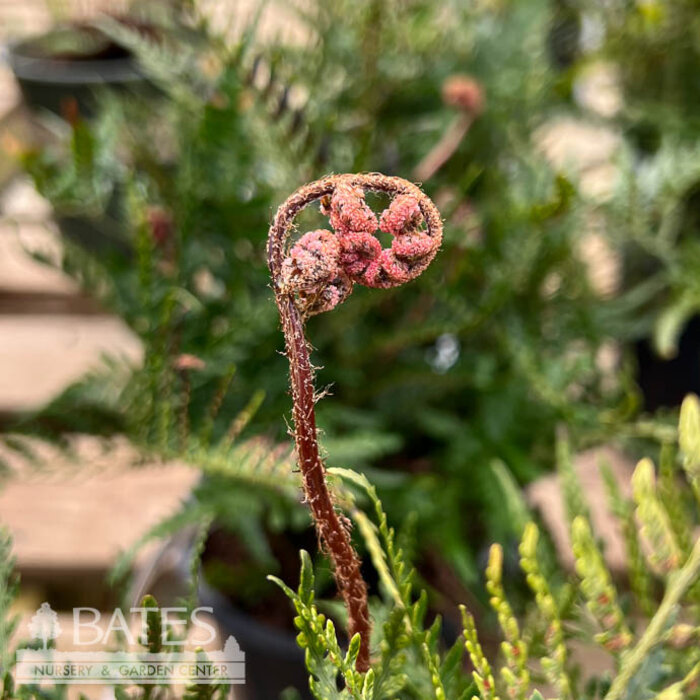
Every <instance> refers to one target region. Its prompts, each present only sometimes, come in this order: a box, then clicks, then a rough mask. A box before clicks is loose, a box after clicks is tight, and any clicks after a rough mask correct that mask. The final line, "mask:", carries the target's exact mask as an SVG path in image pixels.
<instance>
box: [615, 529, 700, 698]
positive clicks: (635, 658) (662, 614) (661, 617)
mask: <svg viewBox="0 0 700 700" xmlns="http://www.w3.org/2000/svg"><path fill="white" fill-rule="evenodd" d="M698 574H700V539H698V540H697V541H696V542H695V546H694V547H693V550H692V552H691V553H690V556H689V557H688V560H687V561H686V563H685V565H684V566H683V568H682V569H681V570H680V571H678V572H677V573H676V574H675V575H673V576H672V578H671V579H670V581H669V585H668V588H667V590H666V595H665V596H664V598H663V600H662V601H661V605H659V609H658V610H657V611H656V614H655V615H654V617H653V618H652V619H651V622H650V623H649V626H648V627H647V628H646V630H645V631H644V634H643V635H642V637H641V639H640V640H639V642H638V643H637V645H636V646H635V647H634V649H632V650H631V651H630V652H629V653H628V654H626V655H625V656H624V657H623V659H622V667H621V669H620V673H619V674H618V675H617V677H616V678H615V680H614V681H613V683H612V685H611V686H610V690H609V691H608V694H607V695H606V696H605V700H621V698H623V697H625V693H626V692H627V686H628V685H629V682H630V681H631V680H632V678H633V677H634V675H635V674H636V673H637V671H638V670H639V668H640V667H641V665H642V664H643V663H644V661H645V660H646V658H647V657H648V655H649V653H650V652H651V650H652V649H653V648H654V646H656V645H657V644H658V643H659V642H660V641H661V640H662V637H663V633H664V631H665V630H666V627H667V625H668V620H669V618H670V617H671V615H672V614H673V611H674V610H675V608H676V606H677V605H678V604H679V603H680V601H681V599H682V598H683V596H684V595H685V593H686V592H687V590H688V589H689V588H690V586H691V585H692V584H693V583H695V581H696V580H697V578H698Z"/></svg>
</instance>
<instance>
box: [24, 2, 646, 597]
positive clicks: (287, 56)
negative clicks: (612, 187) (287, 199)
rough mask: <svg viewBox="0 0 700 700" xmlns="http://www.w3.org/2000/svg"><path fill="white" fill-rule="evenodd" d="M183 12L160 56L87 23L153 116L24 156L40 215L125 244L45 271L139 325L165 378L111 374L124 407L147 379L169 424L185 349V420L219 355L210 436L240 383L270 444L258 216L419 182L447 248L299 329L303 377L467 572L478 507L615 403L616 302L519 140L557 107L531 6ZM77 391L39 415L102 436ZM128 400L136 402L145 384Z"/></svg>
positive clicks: (483, 513)
mask: <svg viewBox="0 0 700 700" xmlns="http://www.w3.org/2000/svg"><path fill="white" fill-rule="evenodd" d="M188 12H189V13H190V15H189V16H190V18H191V20H192V22H193V24H194V26H196V27H197V31H198V35H201V34H202V33H203V34H204V35H205V36H206V37H207V41H206V43H198V44H196V45H193V44H188V43H187V42H184V43H182V44H179V45H177V47H176V48H175V49H173V46H172V45H170V44H168V43H167V42H165V43H163V44H157V45H153V43H152V42H148V41H145V40H144V38H143V37H141V36H139V35H138V34H136V33H134V32H131V33H129V32H128V30H125V29H124V27H121V26H113V25H109V26H108V27H105V31H107V30H109V31H111V32H114V33H118V34H119V38H120V41H122V42H124V43H126V44H128V45H129V47H130V48H131V49H132V50H133V51H134V52H135V53H136V54H137V55H138V56H139V57H140V59H141V65H142V69H143V71H144V73H145V74H146V75H148V77H149V80H150V81H151V82H152V83H153V84H154V85H156V86H157V87H158V89H159V90H160V91H161V94H162V102H161V103H160V104H159V108H158V110H154V109H153V107H152V104H150V103H148V104H144V102H143V101H140V100H139V99H138V97H137V96H133V95H126V96H122V97H114V96H113V97H112V98H111V99H107V100H105V101H104V102H103V106H102V109H101V111H100V112H99V114H98V115H97V117H96V118H95V119H93V120H89V119H86V118H84V115H77V118H72V119H71V120H70V123H69V124H67V125H64V128H65V132H66V134H65V139H64V140H62V141H60V142H59V143H57V144H53V145H50V146H47V147H43V148H41V149H35V150H30V151H29V152H28V153H27V154H26V157H25V164H26V166H27V169H28V171H29V172H30V173H31V174H32V175H33V177H34V180H35V182H36V184H37V187H38V188H39V190H40V191H41V192H42V193H43V194H44V195H45V196H47V197H48V198H49V199H50V201H51V202H52V203H53V204H54V206H55V208H56V210H57V211H58V212H62V213H70V214H71V215H73V216H76V215H81V216H85V215H91V216H95V217H96V216H98V215H100V214H101V213H102V212H103V211H104V210H109V212H110V213H114V212H115V211H116V212H117V214H118V217H117V220H118V221H119V222H120V225H119V226H117V227H116V229H115V230H116V231H117V234H118V237H119V242H120V245H117V246H113V248H107V249H106V250H105V249H104V248H101V249H100V250H99V251H98V252H97V253H96V252H95V251H92V252H90V251H87V252H86V251H85V250H83V249H80V248H77V247H76V246H71V245H68V246H67V252H66V259H65V267H66V269H67V270H68V271H69V272H70V273H71V274H73V275H74V276H75V277H76V278H77V279H79V280H81V281H82V282H83V283H84V284H85V285H86V286H89V287H90V289H91V291H93V292H94V291H97V292H98V293H99V294H100V297H101V299H102V300H103V303H104V304H105V305H106V306H107V307H108V308H109V309H111V310H114V311H115V312H116V313H118V314H119V315H121V316H122V317H123V318H124V319H125V320H126V322H127V323H128V325H129V326H130V327H131V328H132V329H133V330H134V332H135V333H136V334H137V335H138V336H139V337H141V338H143V339H144V340H145V343H146V347H147V359H146V365H147V368H149V371H155V370H156V369H157V368H159V369H163V368H167V373H166V375H161V376H162V377H168V378H167V380H166V379H165V378H163V379H160V380H157V381H156V380H154V379H152V378H151V379H150V380H144V381H141V380H139V382H138V383H134V384H132V386H133V387H134V392H133V396H134V397H137V396H138V391H140V389H139V388H138V387H143V386H149V384H148V382H149V381H150V382H151V384H150V386H151V387H156V386H162V387H167V390H166V391H165V392H163V391H160V392H158V395H157V396H156V399H163V403H164V404H165V403H167V402H168V401H170V407H169V408H166V407H165V406H164V405H163V406H162V411H163V414H164V415H165V416H169V417H173V416H177V415H178V413H179V411H178V408H177V405H178V403H179V402H180V401H185V398H184V395H182V394H181V393H180V390H181V389H183V388H184V384H183V382H182V381H181V377H180V375H179V374H178V373H177V372H176V371H175V370H174V369H171V368H173V366H174V361H175V359H176V358H177V356H178V355H180V354H188V355H193V356H195V357H197V358H199V359H200V360H202V361H203V362H204V363H205V365H206V369H204V370H193V371H191V372H190V374H189V376H190V382H189V385H188V389H187V399H186V400H187V403H188V405H189V407H190V409H189V410H190V414H189V415H190V418H189V419H190V421H191V424H192V425H196V424H199V422H200V421H205V420H206V416H207V415H208V414H207V411H208V408H207V406H208V405H209V402H210V401H211V397H212V395H214V394H215V393H216V387H217V386H218V385H219V384H220V383H222V382H225V381H226V377H227V376H229V373H230V371H231V368H232V367H234V366H235V368H236V378H235V382H234V385H233V386H234V390H232V391H231V392H228V393H227V394H226V398H225V399H224V405H223V406H222V408H221V410H219V411H218V414H217V418H216V420H215V426H214V434H215V435H216V436H221V435H223V434H224V433H225V431H226V430H227V423H228V418H229V417H230V416H231V415H236V414H238V413H239V412H240V411H245V407H246V403H247V402H248V400H250V399H251V397H258V402H259V403H260V405H259V407H258V410H257V412H255V414H254V415H252V417H251V422H250V425H249V427H248V430H249V431H250V434H253V433H269V432H270V431H274V432H275V434H274V435H273V440H280V439H282V438H283V434H282V431H281V430H279V429H278V428H277V426H278V420H277V417H278V416H279V415H280V413H281V412H282V411H283V410H284V406H285V405H286V401H287V398H286V395H285V390H286V386H285V383H284V382H283V381H282V379H281V378H282V377H283V376H284V373H283V372H282V371H281V368H282V364H281V363H282V362H283V360H282V358H280V357H279V355H278V353H277V349H278V329H277V318H276V315H275V313H274V308H273V307H272V306H271V305H270V304H269V295H270V292H269V288H268V278H267V272H266V270H265V258H264V252H263V248H264V240H263V233H264V231H265V230H266V229H267V225H268V223H269V216H270V213H271V211H273V209H274V206H275V205H276V203H277V202H279V201H280V199H281V198H282V196H283V195H285V194H286V193H287V192H288V191H289V187H290V185H291V186H293V185H297V184H301V183H303V182H307V181H309V180H313V179H314V178H317V177H319V176H321V175H322V174H323V173H327V172H347V171H354V170H358V171H373V170H381V171H382V172H388V173H390V174H391V173H397V172H400V173H403V174H409V173H410V174H411V177H416V178H417V175H415V173H420V174H422V176H423V177H424V182H423V186H424V188H425V191H426V192H428V193H429V194H430V195H431V196H432V197H433V199H434V200H435V201H437V202H439V204H440V207H441V211H442V213H443V217H444V219H445V235H444V240H443V247H444V250H445V254H444V255H443V256H441V257H440V258H439V259H437V260H436V261H435V263H434V265H432V266H431V269H430V270H429V272H428V273H427V274H426V277H425V279H424V281H423V284H421V285H414V286H410V287H407V288H406V289H405V290H403V293H402V294H398V293H397V292H396V290H387V291H386V292H385V293H384V294H371V293H364V290H360V291H358V293H357V294H356V299H355V303H353V304H344V305H342V306H340V307H339V308H338V309H337V310H336V312H335V313H333V314H329V315H327V317H324V318H323V322H320V321H318V320H317V319H315V318H310V319H309V330H310V332H311V333H312V335H313V338H314V343H315V345H316V347H317V348H318V351H319V355H320V356H322V357H323V358H324V369H322V370H320V371H319V382H320V384H321V385H324V386H326V385H329V386H332V387H333V392H334V394H335V397H336V398H335V400H334V401H332V402H326V403H325V404H324V405H320V406H319V410H318V423H319V426H320V427H321V428H323V429H324V430H325V432H326V436H327V437H326V443H327V445H328V448H329V449H330V450H332V452H333V454H334V455H335V457H336V458H337V459H338V460H340V461H342V463H343V464H347V465H352V466H353V467H356V468H358V469H362V470H364V471H366V472H367V473H371V474H372V476H373V478H374V479H375V480H376V483H377V485H378V488H380V490H381V492H382V495H383V498H384V501H385V503H386V507H387V509H388V511H389V512H390V513H392V514H395V516H396V517H397V519H398V520H403V519H404V516H405V515H406V514H408V513H412V512H415V517H416V519H417V521H416V529H417V531H418V532H419V533H420V543H419V544H418V547H419V549H421V550H422V551H424V552H425V553H426V559H430V561H426V562H423V563H424V564H425V565H426V566H427V567H428V568H430V567H432V568H435V567H437V568H444V567H446V566H447V567H448V568H449V569H450V575H451V574H452V572H454V575H455V576H456V577H457V579H458V580H459V581H460V585H462V586H464V585H466V584H473V583H475V582H476V580H477V578H478V567H477V564H476V561H477V555H478V552H477V551H476V550H477V549H478V545H475V544H474V543H476V542H479V541H483V537H484V535H485V533H490V535H491V536H492V537H494V538H496V539H498V540H499V541H506V540H507V539H508V538H510V537H512V536H513V528H512V525H511V524H510V523H509V522H507V521H505V520H504V519H503V518H501V517H500V516H499V515H498V509H497V508H495V507H493V506H494V505H495V504H499V503H501V502H502V500H503V489H504V488H507V489H513V488H514V487H517V485H518V484H521V483H526V482H528V481H530V480H531V479H533V478H534V477H535V476H536V475H537V474H539V473H540V472H541V471H542V470H543V469H546V468H548V467H551V466H552V465H553V462H552V459H551V454H552V450H551V447H552V445H553V441H554V432H555V426H556V424H557V422H558V421H560V420H562V419H565V420H566V421H567V422H568V423H569V425H570V432H571V435H572V439H573V440H574V442H575V443H576V444H577V445H579V444H585V443H586V442H590V441H594V440H598V439H600V437H601V435H602V434H603V433H607V432H612V431H613V430H614V426H615V425H616V424H617V423H618V422H619V421H620V420H623V419H626V418H627V417H629V415H631V414H633V412H634V407H635V404H634V401H633V396H634V395H633V392H632V391H631V390H630V388H629V386H628V385H626V384H625V381H624V378H625V376H626V375H625V373H620V374H616V375H614V376H613V377H612V378H611V377H610V376H607V377H606V376H604V373H603V372H602V371H601V370H600V368H599V366H598V364H597V357H598V354H599V352H600V350H601V348H602V347H603V346H604V344H605V341H606V340H609V339H610V338H611V337H614V336H615V334H616V332H617V330H618V326H617V325H615V324H616V323H619V318H620V317H619V316H612V315H611V314H609V313H608V311H610V309H609V302H606V301H604V300H601V299H599V298H598V297H597V296H596V294H595V292H594V290H593V289H592V288H591V285H590V284H589V281H588V278H587V274H586V270H585V266H583V265H582V264H581V261H580V258H579V255H578V243H579V241H580V240H581V237H582V235H583V228H582V227H581V226H579V214H580V212H579V207H578V197H577V193H576V189H575V186H574V183H572V182H570V181H569V180H567V178H566V177H564V176H563V175H562V174H561V173H557V172H556V171H554V170H553V169H552V168H551V167H550V166H548V165H547V164H546V162H545V161H544V159H543V158H542V157H541V155H540V153H539V151H538V150H537V148H536V147H535V144H534V137H533V135H534V134H535V133H536V131H537V129H538V128H539V127H540V126H542V124H543V123H544V122H545V121H546V119H547V118H548V117H549V116H550V115H551V114H553V113H555V112H556V111H557V110H558V109H561V108H562V102H561V100H560V99H559V97H558V93H557V91H556V85H555V83H556V76H555V75H553V74H552V72H551V67H550V63H549V61H548V59H547V57H546V43H547V33H548V26H549V19H550V17H551V7H550V4H549V3H548V2H545V1H544V0H541V1H540V0H538V1H537V2H525V1H523V0H513V1H512V2H508V3H506V4H503V5H500V4H498V3H495V4H489V3H480V4H474V5H472V4H464V3H450V4H449V7H448V9H447V10H443V8H441V7H438V6H436V5H435V4H434V3H432V2H427V1H426V0H411V2H409V3H405V2H398V1H395V0H391V2H388V3H387V2H377V1H374V0H371V1H370V0H367V1H366V2H361V3H357V2H350V1H347V2H345V1H342V2H338V3H320V2H318V3H316V2H312V3H309V4H308V6H305V7H304V8H303V9H299V11H298V22H299V23H300V25H301V28H302V29H303V30H304V31H306V32H307V33H308V41H304V42H297V43H292V42H284V41H275V42H273V43H266V42H264V41H262V40H261V39H260V38H258V37H257V35H256V31H255V28H254V27H249V28H247V30H246V31H243V33H242V34H241V35H240V39H239V40H237V41H236V42H234V43H231V41H230V39H229V40H227V39H226V38H224V37H223V36H222V35H221V34H220V33H218V32H217V31H216V29H215V28H213V27H212V26H211V25H210V24H207V21H206V19H205V18H203V16H202V14H201V13H198V11H197V3H193V4H192V6H191V7H190V9H189V10H188ZM448 17H449V18H450V19H448ZM200 25H201V26H200ZM374 36H381V38H382V39H381V41H380V40H374V39H372V37H374ZM515 114H517V115H518V118H517V119H514V118H513V115H515ZM73 116H75V115H73ZM426 173H427V176H426ZM310 218H313V217H311V216H310ZM314 225H315V224H314ZM624 318H627V317H624ZM611 319H612V320H611ZM156 339H157V342H156ZM140 376H141V377H145V376H146V375H143V374H142V375H140ZM108 378H109V375H108V374H105V379H108ZM611 379H612V381H611ZM158 382H162V384H158ZM93 386H94V383H93ZM171 390H172V393H171ZM91 391H92V397H90V396H86V395H85V393H83V392H82V391H80V390H78V389H77V388H76V390H74V391H71V392H69V394H67V395H66V396H65V397H64V398H63V400H62V401H59V402H57V403H56V404H55V405H54V406H52V407H50V409H49V414H50V415H51V416H53V417H54V419H55V417H56V415H58V414H60V415H61V416H62V417H65V416H75V417H76V420H75V421H74V422H73V424H72V426H71V429H73V430H79V429H82V430H86V429H87V430H93V429H94V430H96V429H98V428H97V426H96V425H95V424H94V423H93V422H92V419H93V417H95V416H99V417H100V418H104V419H105V420H104V421H103V422H102V423H101V426H100V428H99V429H100V430H102V431H104V432H110V431H111V432H114V431H115V430H117V431H118V430H119V429H120V426H119V423H118V422H117V423H115V422H111V424H110V421H112V419H113V418H114V415H113V414H112V413H111V412H106V411H95V402H94V401H93V398H94V397H95V396H97V395H100V396H104V395H105V394H106V392H101V391H100V392H98V391H97V390H95V389H92V390H91ZM261 392H264V395H265V398H264V400H262V401H261V400H260V397H261V396H262V394H261ZM626 399H627V401H625V400H626ZM630 399H631V400H630ZM135 401H136V403H137V404H138V405H139V406H140V407H141V408H142V410H145V406H147V405H148V402H149V401H150V399H146V400H145V401H140V400H139V399H138V398H135ZM86 406H87V407H89V408H88V409H87V410H86ZM251 413H252V412H251ZM600 415H604V416H605V418H606V420H605V422H604V423H602V422H601V421H599V420H597V419H598V417H599V416H600ZM88 418H90V421H88ZM81 423H82V425H81ZM44 425H46V422H44ZM53 425H56V422H55V420H54V422H53ZM162 425H168V426H171V428H172V429H173V430H174V431H175V428H176V426H177V421H174V420H173V421H170V420H169V419H168V420H166V419H163V423H162ZM64 426H65V423H64ZM156 434H157V431H152V432H151V433H150V437H149V439H150V440H152V442H151V445H152V447H154V448H155V447H157V442H158V441H162V438H158V439H157V441H153V440H154V439H155V436H156ZM168 441H169V442H170V444H176V442H177V438H176V435H175V432H173V434H172V435H171V436H170V437H169V438H168ZM494 465H497V466H494ZM504 467H505V468H504ZM465 481H469V483H471V484H472V487H471V488H470V489H468V490H466V489H464V488H462V484H463V483H465ZM445 562H448V564H446V563H445Z"/></svg>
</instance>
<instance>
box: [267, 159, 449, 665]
mask: <svg viewBox="0 0 700 700" xmlns="http://www.w3.org/2000/svg"><path fill="white" fill-rule="evenodd" d="M348 188H350V189H352V188H357V189H359V190H360V191H364V190H370V191H374V192H383V193H386V194H388V195H390V196H393V197H399V196H401V195H404V196H408V197H410V198H411V201H413V202H415V204H416V205H417V207H418V208H419V210H420V214H421V215H422V218H423V221H424V222H425V226H426V229H425V231H424V232H416V231H413V230H411V231H410V232H408V235H410V236H414V237H415V236H421V235H422V236H424V237H427V238H429V239H430V240H429V243H430V246H429V248H430V251H429V253H428V254H427V255H424V256H423V259H422V260H418V258H417V257H416V256H415V255H414V257H413V258H408V257H407V258H406V259H405V260H406V262H403V261H402V260H401V259H400V258H397V259H396V260H398V264H399V265H404V267H403V268H402V269H404V270H408V274H407V279H404V280H403V281H407V280H408V279H409V278H411V277H410V276H409V275H410V273H411V272H412V270H411V269H410V268H411V266H414V269H415V273H416V274H419V272H420V271H422V269H424V266H427V264H428V263H429V262H430V260H431V259H432V257H433V256H434V254H435V252H437V248H438V247H439V244H440V241H441V237H442V221H441V219H440V214H439V212H438V210H437V208H436V207H435V205H434V204H433V202H432V201H431V200H430V199H429V198H428V197H427V196H426V195H425V194H423V192H421V190H420V189H419V188H418V187H416V186H415V185H413V184H412V183H410V182H408V181H406V180H403V179H401V178H396V177H387V176H385V175H380V174H377V173H370V174H360V175H331V176H329V177H326V178H323V179H321V180H317V181H315V182H312V183H310V184H308V185H304V186H303V187H301V188H299V189H298V190H297V191H296V192H294V193H293V194H292V195H291V196H290V197H289V198H288V199H287V200H286V201H285V202H284V203H283V204H282V205H281V206H280V208H279V209H278V211H277V214H276V215H275V218H274V220H273V222H272V225H271V226H270V231H269V235H268V247H267V255H268V265H269V268H270V273H271V275H272V281H273V288H274V292H275V299H276V302H277V307H278V309H279V314H280V319H281V323H282V331H283V333H284V337H285V344H286V351H287V359H288V361H289V368H290V384H291V393H292V400H293V403H294V408H293V414H292V415H293V419H294V431H295V432H294V438H295V442H296V449H297V460H298V463H299V468H300V470H301V474H302V480H303V486H304V492H305V495H306V500H307V502H308V504H309V507H310V510H311V513H312V515H313V518H314V522H315V525H316V528H317V531H318V533H319V535H320V539H321V541H322V543H323V545H324V547H325V548H326V550H327V553H328V555H329V556H330V558H331V560H332V562H333V570H334V575H335V579H336V584H337V586H338V589H339V591H340V593H341V595H342V597H343V600H344V602H345V606H346V608H347V611H348V627H349V634H350V637H351V638H352V637H353V636H354V635H355V634H359V635H360V638H361V646H360V651H359V654H358V656H357V662H356V668H357V670H358V671H361V672H365V671H367V670H368V669H369V666H370V660H369V659H370V654H369V638H370V631H371V623H370V617H369V608H368V603H367V585H366V583H365V581H364V579H363V578H362V574H361V572H360V560H359V557H358V556H357V553H356V552H355V549H354V547H353V545H352V542H351V539H350V535H349V532H348V529H347V527H346V525H345V524H344V522H343V520H341V518H340V517H339V515H338V513H337V512H336V509H335V504H334V502H333V498H332V496H331V493H330V491H329V489H328V485H327V483H326V477H325V466H324V463H323V460H322V459H321V457H320V455H319V447H318V438H317V431H316V416H315V409H314V404H315V394H314V376H313V369H312V366H311V361H310V357H309V345H308V343H307V340H306V336H305V333H304V320H305V317H306V315H307V309H308V306H307V307H304V306H303V305H302V304H300V303H299V298H298V296H297V295H295V290H294V289H292V288H290V286H289V284H288V283H287V280H285V274H284V267H285V261H286V260H288V250H287V242H288V239H289V235H290V232H291V230H292V227H293V224H294V219H295V217H296V216H297V214H299V212H301V210H302V209H304V208H305V207H307V206H308V205H309V204H311V203H313V202H315V201H317V200H320V199H322V198H324V200H330V199H332V198H333V195H334V194H335V193H336V190H338V192H339V195H340V197H342V196H346V195H344V194H343V193H344V192H346V191H348ZM361 204H363V202H362V203H361ZM331 206H333V205H332V204H331ZM358 206H360V205H358ZM340 215H341V216H342V212H341V214H340ZM331 221H333V219H331ZM324 234H325V232H324ZM396 240H401V237H400V236H399V235H396ZM411 240H413V239H411ZM409 242H410V241H409ZM399 250H400V249H399ZM399 255H400V253H399ZM354 262H355V263H357V257H356V258H355V259H354ZM419 265H420V269H418V266H419ZM302 274H303V271H302ZM380 274H381V271H379V272H377V275H376V276H375V277H374V278H373V281H375V282H376V281H377V280H379V281H380V282H381V281H382V280H381V278H380ZM413 276H415V274H414V275H413ZM385 279H386V278H385ZM353 282H357V283H361V282H360V281H359V278H358V279H357V280H353ZM389 282H392V281H391V280H389ZM396 283H397V284H398V283H401V281H399V280H396ZM351 286H352V284H350V288H351ZM368 286H380V284H368ZM382 286H395V285H394V283H393V282H392V283H391V285H389V283H387V284H386V285H382ZM335 303H337V302H333V303H331V304H329V305H327V306H326V307H325V308H324V309H322V310H327V309H329V308H332V306H333V305H334V304H335Z"/></svg>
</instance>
